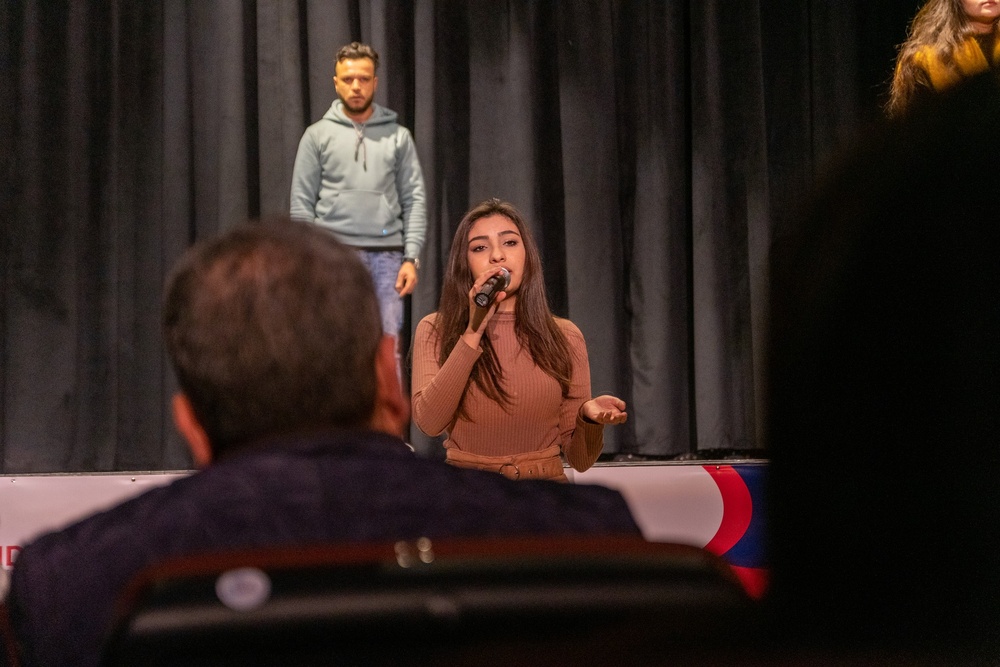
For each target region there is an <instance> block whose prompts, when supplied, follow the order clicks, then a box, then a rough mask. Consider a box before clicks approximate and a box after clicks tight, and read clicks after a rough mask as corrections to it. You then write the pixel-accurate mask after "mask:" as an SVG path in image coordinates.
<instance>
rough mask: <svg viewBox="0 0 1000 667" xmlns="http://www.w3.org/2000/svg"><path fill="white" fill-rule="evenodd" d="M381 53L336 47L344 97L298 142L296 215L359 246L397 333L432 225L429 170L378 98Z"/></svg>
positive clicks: (387, 326)
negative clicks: (428, 208)
mask: <svg viewBox="0 0 1000 667" xmlns="http://www.w3.org/2000/svg"><path fill="white" fill-rule="evenodd" d="M377 71H378V53H376V52H375V49H373V48H372V47H370V46H368V45H367V44H361V43H359V42H351V43H350V44H348V45H347V46H344V47H342V48H341V49H340V51H338V52H337V62H336V67H335V73H336V76H334V77H333V82H334V85H335V86H336V89H337V97H338V99H336V100H334V102H333V105H332V106H331V107H330V110H329V111H327V112H326V115H324V116H323V118H322V119H321V120H320V121H318V122H317V123H314V124H313V125H310V126H309V127H308V128H307V129H306V131H305V134H303V135H302V139H301V141H300V142H299V150H298V153H297V155H296V156H295V167H294V170H293V171H292V196H291V216H292V217H293V218H295V219H298V220H305V221H306V222H311V223H314V224H317V225H319V226H321V227H323V228H325V229H328V230H329V231H330V232H332V233H333V235H334V236H336V237H337V238H338V239H339V240H340V241H341V242H343V243H346V244H347V245H349V246H352V247H353V248H355V249H356V250H357V251H358V253H359V254H360V255H361V258H362V261H363V262H364V263H365V265H367V267H368V270H369V271H370V272H371V274H372V277H373V278H374V280H375V289H376V292H377V293H378V300H379V306H380V310H381V316H382V329H383V331H385V333H387V334H389V335H391V336H398V334H399V330H400V328H401V327H402V324H403V301H402V297H404V296H406V295H407V294H411V293H412V292H413V290H414V288H415V287H416V286H417V269H418V268H419V266H420V260H419V257H420V250H421V248H422V247H423V244H424V238H425V236H426V229H427V214H426V207H425V204H424V177H423V173H422V172H421V170H420V161H419V159H418V158H417V149H416V147H415V146H414V143H413V137H412V136H411V135H410V132H409V130H407V129H406V128H405V127H402V126H401V125H399V124H398V123H397V122H396V112H394V111H390V110H389V109H386V108H384V107H382V106H379V105H378V104H375V103H374V101H373V100H374V98H375V89H376V88H377V87H378V77H377V76H376V72H377Z"/></svg>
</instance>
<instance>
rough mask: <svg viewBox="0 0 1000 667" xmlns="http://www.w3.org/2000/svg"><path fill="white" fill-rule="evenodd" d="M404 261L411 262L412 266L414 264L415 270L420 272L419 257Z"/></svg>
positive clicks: (408, 258) (407, 258)
mask: <svg viewBox="0 0 1000 667" xmlns="http://www.w3.org/2000/svg"><path fill="white" fill-rule="evenodd" d="M403 261H404V262H409V263H410V264H412V265H413V268H415V269H416V270H417V271H419V270H420V258H419V257H404V258H403Z"/></svg>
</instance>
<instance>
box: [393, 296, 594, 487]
mask: <svg viewBox="0 0 1000 667" xmlns="http://www.w3.org/2000/svg"><path fill="white" fill-rule="evenodd" d="M436 317H437V314H436V313H431V314H430V315H428V316H427V317H425V318H424V319H422V320H421V321H420V323H419V324H418V325H417V331H416V334H415V336H414V341H413V373H412V396H413V421H414V423H416V425H417V426H418V427H419V428H420V430H421V431H423V432H424V433H426V434H428V435H440V434H441V433H444V432H447V434H448V438H447V440H446V441H445V443H444V446H445V447H447V448H451V447H455V448H458V449H460V450H462V451H464V452H469V453H472V454H481V455H485V456H507V455H510V454H520V453H524V452H532V451H538V450H541V449H545V448H547V447H551V446H552V445H559V447H560V448H561V449H562V452H563V454H564V456H565V457H566V460H567V461H568V462H569V464H570V465H571V466H573V468H575V469H576V470H580V471H583V470H586V469H587V468H589V467H590V466H592V465H593V464H594V461H596V460H597V457H598V456H599V455H600V453H601V449H602V448H603V447H604V427H603V425H601V424H592V423H589V422H584V421H583V420H582V419H581V418H580V417H579V411H580V406H581V405H582V404H583V403H584V402H585V401H587V400H589V399H590V362H589V360H588V358H587V344H586V342H585V341H584V339H583V334H582V333H580V330H579V329H578V328H577V326H576V325H575V324H573V323H572V322H570V321H569V320H564V319H560V318H556V322H557V323H558V325H559V327H560V328H561V329H562V331H563V333H564V334H565V335H566V340H567V341H568V342H569V347H570V353H571V357H572V361H573V374H572V382H571V386H570V396H571V398H569V399H566V400H563V398H562V392H561V390H560V388H559V383H558V382H556V381H555V380H554V379H553V378H551V377H549V376H548V375H546V374H545V372H544V371H542V370H541V369H540V368H538V367H537V366H536V365H535V363H534V361H533V360H532V359H531V355H530V354H529V353H528V352H527V350H524V349H522V348H521V346H520V345H519V344H518V341H517V336H516V335H515V333H514V314H513V313H506V312H505V313H495V314H494V315H493V317H492V318H490V321H489V322H488V323H487V324H486V333H485V334H484V335H486V336H489V339H490V342H492V343H493V347H494V349H495V350H496V352H497V357H498V358H499V360H500V367H501V368H503V373H504V376H503V386H504V388H505V389H506V390H507V392H508V393H509V394H510V396H511V405H510V406H508V409H507V410H506V411H505V410H504V409H503V408H502V407H501V406H500V405H499V404H497V403H496V402H495V401H493V400H491V399H489V398H488V397H486V396H485V395H483V393H482V392H481V391H480V390H479V388H478V387H477V386H476V385H475V384H474V383H472V382H470V380H469V374H470V373H471V372H472V367H473V365H474V364H475V363H476V360H477V359H478V358H479V355H480V354H482V349H481V348H475V349H473V348H471V347H469V346H468V345H467V344H466V343H465V342H464V341H462V340H461V339H459V341H458V343H457V344H456V345H455V349H454V350H452V352H451V355H449V357H448V359H447V360H446V361H445V363H444V365H443V366H439V365H438V361H437V357H438V354H437V345H436V336H435V333H434V325H433V322H434V320H435V318H436ZM467 387H468V390H467V396H466V398H465V410H466V412H467V413H468V414H469V415H470V416H471V419H468V420H467V419H457V418H456V412H457V411H458V405H459V402H460V401H461V399H462V394H463V393H464V392H466V388H467Z"/></svg>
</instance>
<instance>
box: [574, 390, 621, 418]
mask: <svg viewBox="0 0 1000 667" xmlns="http://www.w3.org/2000/svg"><path fill="white" fill-rule="evenodd" d="M580 416H582V417H583V418H584V419H587V420H589V421H592V422H596V423H598V424H624V423H625V420H626V419H628V413H627V412H625V401H623V400H622V399H620V398H618V397H617V396H611V395H610V394H603V395H601V396H598V397H597V398H592V399H590V400H589V401H587V402H586V403H584V404H583V405H581V406H580Z"/></svg>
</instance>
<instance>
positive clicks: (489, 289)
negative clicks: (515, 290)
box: [475, 266, 510, 308]
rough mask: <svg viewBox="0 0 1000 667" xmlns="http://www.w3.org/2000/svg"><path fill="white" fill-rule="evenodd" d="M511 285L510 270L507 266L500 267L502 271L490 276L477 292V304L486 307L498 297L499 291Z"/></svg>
mask: <svg viewBox="0 0 1000 667" xmlns="http://www.w3.org/2000/svg"><path fill="white" fill-rule="evenodd" d="M509 286H510V271H508V270H507V268H506V267H504V266H501V267H500V273H495V274H493V275H492V276H490V277H489V278H488V279H487V280H486V282H485V283H483V286H482V287H481V288H480V289H479V293H478V294H476V299H475V300H476V305H477V306H479V307H480V308H486V307H487V306H489V305H490V304H491V303H493V300H494V299H496V298H497V293H498V292H502V291H504V290H505V289H507V287H509Z"/></svg>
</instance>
